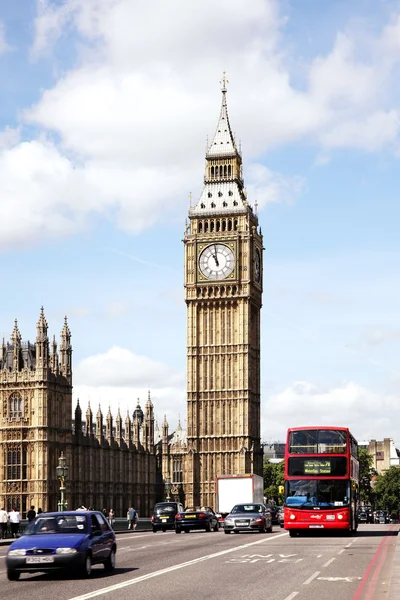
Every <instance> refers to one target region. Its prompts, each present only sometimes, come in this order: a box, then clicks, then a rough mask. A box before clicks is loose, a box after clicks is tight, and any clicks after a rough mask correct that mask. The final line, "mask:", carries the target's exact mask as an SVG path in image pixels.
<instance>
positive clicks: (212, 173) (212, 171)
mask: <svg viewBox="0 0 400 600" xmlns="http://www.w3.org/2000/svg"><path fill="white" fill-rule="evenodd" d="M211 177H212V178H213V177H214V167H211Z"/></svg>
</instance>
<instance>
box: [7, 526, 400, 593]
mask: <svg viewBox="0 0 400 600" xmlns="http://www.w3.org/2000/svg"><path fill="white" fill-rule="evenodd" d="M398 529H399V526H398V525H361V526H360V527H359V531H358V532H357V534H356V535H354V536H351V537H349V536H345V535H337V534H335V535H328V536H327V535H324V536H319V535H313V536H312V537H296V538H290V537H289V536H288V534H287V533H286V532H285V531H284V530H283V529H280V528H279V527H276V526H275V527H274V532H273V533H272V534H258V533H249V534H239V535H234V534H231V535H229V536H228V535H224V534H223V532H222V530H220V531H219V532H210V533H203V532H191V533H190V534H187V535H185V534H181V535H176V534H175V533H174V532H166V533H162V532H159V533H157V534H153V533H151V532H134V533H133V532H132V533H126V534H121V535H118V536H117V544H118V550H117V568H116V570H115V572H114V573H112V574H107V573H106V572H105V570H104V569H103V567H102V566H98V567H94V568H93V573H92V577H91V579H89V580H84V579H74V578H73V576H72V575H71V576H61V575H56V574H52V575H49V574H47V575H44V574H36V575H29V574H23V575H21V578H20V580H19V581H16V582H9V581H8V580H7V576H6V571H5V559H4V557H5V555H6V553H7V546H2V547H0V590H1V592H0V594H1V599H2V600H35V599H38V600H55V599H57V600H89V599H90V598H98V599H101V600H127V599H128V598H129V599H132V598H135V600H155V599H160V600H187V599H188V598H197V599H199V600H206V599H207V600H208V599H211V598H212V599H213V600H233V599H237V600H241V599H242V598H243V599H244V598H246V600H266V599H267V600H293V599H296V600H325V599H330V598H334V600H376V599H378V598H386V600H387V599H388V597H389V593H388V592H389V583H390V578H391V574H392V566H393V556H394V550H395V545H396V541H397V534H398Z"/></svg>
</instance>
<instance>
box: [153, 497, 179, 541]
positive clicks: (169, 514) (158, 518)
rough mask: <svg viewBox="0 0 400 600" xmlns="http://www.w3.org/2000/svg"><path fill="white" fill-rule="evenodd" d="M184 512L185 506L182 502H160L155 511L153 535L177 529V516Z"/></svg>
mask: <svg viewBox="0 0 400 600" xmlns="http://www.w3.org/2000/svg"><path fill="white" fill-rule="evenodd" d="M179 512H184V508H183V504H181V503H180V502H159V503H158V504H156V505H155V507H154V509H153V514H152V515H151V525H152V529H153V533H156V532H157V531H167V529H175V516H176V514H177V513H179Z"/></svg>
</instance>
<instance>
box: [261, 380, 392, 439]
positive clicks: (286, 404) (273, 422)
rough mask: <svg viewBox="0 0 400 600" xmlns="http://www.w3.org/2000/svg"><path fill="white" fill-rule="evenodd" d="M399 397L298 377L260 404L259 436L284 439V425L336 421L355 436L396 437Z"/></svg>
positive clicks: (363, 437) (350, 383) (331, 423)
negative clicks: (328, 384)
mask: <svg viewBox="0 0 400 600" xmlns="http://www.w3.org/2000/svg"><path fill="white" fill-rule="evenodd" d="M398 403H399V399H398V397H397V396H395V395H384V394H377V393H375V392H372V391H371V390H368V389H366V388H364V387H362V386H360V385H358V384H357V383H355V382H352V381H349V382H345V383H343V384H341V385H338V386H337V387H331V388H320V387H318V386H317V385H315V384H313V383H310V382H307V381H299V382H295V383H293V384H292V385H290V386H288V387H287V388H285V389H284V390H282V391H281V392H279V393H277V394H274V395H272V396H271V397H270V398H268V400H267V401H265V403H264V405H263V407H262V420H263V428H262V429H263V439H265V440H269V439H271V438H270V435H269V433H268V432H274V434H273V437H274V439H275V438H276V437H278V438H279V439H281V440H284V439H285V435H286V431H287V429H288V427H300V426H305V425H338V426H344V427H349V428H350V430H351V431H352V433H353V434H354V435H355V437H356V438H357V439H359V440H369V439H383V438H384V437H393V438H396V436H397V437H398V430H399V427H400V416H398Z"/></svg>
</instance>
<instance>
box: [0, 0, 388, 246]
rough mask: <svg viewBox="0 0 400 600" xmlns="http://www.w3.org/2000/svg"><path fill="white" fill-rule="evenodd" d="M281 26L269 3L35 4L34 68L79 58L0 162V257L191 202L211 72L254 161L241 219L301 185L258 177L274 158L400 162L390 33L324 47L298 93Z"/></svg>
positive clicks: (353, 34) (207, 127)
mask: <svg viewBox="0 0 400 600" xmlns="http://www.w3.org/2000/svg"><path fill="white" fill-rule="evenodd" d="M279 10H281V4H280V3H278V2H277V1H276V0H269V1H266V0H254V1H253V2H251V3H250V5H249V3H248V2H246V0H221V2H218V3H215V2H214V1H213V0H204V2H202V3H201V5H198V6H197V5H193V4H192V3H185V2H182V1H181V0H171V2H169V3H165V2H164V0H155V2H152V3H150V4H143V3H140V2H139V0H85V2H81V1H79V0H69V1H68V2H67V1H64V2H51V0H40V2H39V3H38V15H37V19H36V21H35V40H34V44H33V48H32V52H33V53H34V55H35V56H41V55H43V54H46V53H48V54H49V53H50V51H51V49H52V46H53V45H54V44H55V43H56V42H57V40H60V39H62V41H63V43H68V44H70V45H71V47H74V49H75V48H76V49H78V52H79V56H78V61H77V65H76V67H75V68H73V69H72V70H70V71H69V72H66V73H65V74H64V75H63V76H62V77H61V78H60V79H59V80H58V81H57V82H56V84H55V85H54V86H53V87H52V88H50V89H47V90H45V91H44V92H43V94H42V97H41V98H40V100H39V102H38V103H37V104H36V105H35V106H32V107H30V108H29V109H26V110H25V111H24V112H23V121H24V123H27V124H33V125H35V126H36V127H37V129H38V130H39V132H41V134H40V135H39V137H38V139H36V140H35V139H33V140H31V141H30V142H29V141H24V142H21V143H20V144H19V145H14V146H13V147H11V148H10V147H8V146H7V147H6V148H5V149H4V148H3V151H2V154H1V156H0V181H1V182H2V184H1V185H0V202H1V204H2V205H4V204H8V205H9V210H8V217H9V219H10V223H11V226H10V227H9V228H8V231H7V232H5V235H4V236H2V237H1V239H2V240H3V241H2V246H3V247H7V246H10V245H11V244H12V243H21V241H23V240H27V241H30V242H32V241H33V240H38V239H40V240H45V239H46V238H48V237H51V236H53V235H57V236H59V235H60V234H61V233H62V234H64V235H69V234H72V233H74V232H76V231H80V230H81V229H83V228H84V227H86V226H87V216H88V215H89V214H90V212H92V211H96V212H99V213H101V214H103V215H105V216H107V217H108V218H109V219H112V220H113V221H114V222H115V223H116V224H117V226H118V227H120V228H122V229H125V230H126V231H129V232H132V233H137V232H141V231H143V229H145V228H147V227H151V226H152V225H153V224H154V223H155V222H156V221H157V220H158V219H159V220H163V219H165V217H166V215H168V214H174V211H178V210H181V209H182V208H183V206H184V197H186V195H187V192H188V190H190V189H192V190H193V189H194V187H195V186H196V185H198V187H199V188H200V186H201V179H202V159H203V155H202V148H203V147H204V140H205V137H206V134H207V132H208V133H211V132H212V128H213V126H214V125H215V124H216V122H217V116H218V103H219V100H218V91H217V89H216V82H217V81H218V79H219V78H220V77H221V71H222V69H223V68H224V67H225V68H227V70H228V77H229V79H230V80H231V82H232V94H231V93H230V94H229V110H230V114H231V121H232V126H233V128H234V130H236V129H237V130H238V131H240V133H241V135H243V138H244V140H245V144H244V148H245V150H244V152H245V158H246V159H247V160H251V161H253V162H252V164H250V166H249V168H248V170H247V172H245V179H246V178H247V179H248V182H247V187H248V191H249V201H250V203H251V204H254V201H255V200H256V199H257V200H258V203H259V205H260V207H261V208H262V206H264V205H265V204H266V203H267V202H278V201H286V202H288V201H292V200H293V199H295V198H296V196H297V195H298V194H299V193H301V190H302V186H303V182H302V180H301V179H300V178H298V177H296V176H292V177H287V176H282V175H281V174H279V173H273V172H271V171H270V170H269V169H268V168H267V167H266V166H264V164H261V160H260V158H259V157H260V156H263V155H264V153H265V151H266V150H267V149H268V148H270V147H272V146H274V145H278V144H286V143H290V142H292V141H297V140H299V139H307V140H308V141H310V142H311V143H315V144H317V145H319V146H322V151H323V154H322V155H320V156H322V157H326V156H328V152H329V149H331V148H333V149H335V148H341V147H353V148H359V149H364V150H368V151H379V150H380V149H384V148H392V149H393V151H394V152H395V153H396V152H397V153H400V144H399V139H400V128H399V114H400V109H399V106H398V103H397V104H396V102H395V100H394V99H393V98H394V97H395V94H393V91H394V90H396V87H397V83H396V82H397V80H398V78H396V73H397V71H396V69H398V62H399V53H398V46H399V42H398V37H399V36H398V32H399V29H400V25H399V23H400V20H399V17H398V16H396V18H393V21H391V22H390V23H388V24H387V26H386V27H384V28H383V29H382V31H381V32H380V33H379V34H378V35H376V34H371V33H368V32H365V31H360V30H351V29H350V28H348V29H347V30H346V31H345V32H338V35H337V37H336V40H335V41H334V44H333V47H332V49H331V51H330V52H328V53H326V54H325V55H320V56H317V57H315V58H314V59H313V60H311V61H310V62H309V64H303V63H302V64H301V65H300V67H301V71H302V73H304V77H305V80H304V82H303V85H302V87H301V88H300V87H299V89H296V88H295V86H294V85H293V83H292V77H291V75H292V71H294V70H296V72H298V69H297V67H299V65H298V60H297V59H296V57H294V56H287V55H286V54H285V39H284V22H285V18H284V17H283V15H282V14H281V13H280V12H279ZM171 15H174V17H173V18H172V17H171ZM166 23H168V26H166ZM221 23H223V27H221ZM227 32H229V34H228V33H227ZM0 47H1V46H0ZM216 56H218V60H217V61H216V60H215V57H216ZM360 56H362V57H363V58H362V59H361V58H360ZM213 82H215V83H213ZM213 86H214V87H213ZM43 132H45V133H46V136H47V137H50V138H51V139H52V140H57V143H56V142H54V141H53V142H52V143H50V142H48V141H46V139H45V138H43ZM9 135H10V132H9V131H7V130H6V131H5V132H4V133H3V138H7V144H9V145H10V143H11V142H10V141H8V138H9ZM16 141H17V140H16V138H15V137H14V140H13V143H14V144H15V143H16ZM399 155H400V154H399ZM19 158H20V159H21V162H20V166H19V165H18V162H17V159H19ZM263 162H264V160H263ZM323 162H325V159H324V158H320V159H319V161H318V160H317V164H318V163H319V164H321V163H323ZM10 164H11V169H9V170H7V169H8V166H9V165H10ZM11 194H12V195H13V209H12V210H11V208H10V206H11V203H10V201H9V199H10V197H11ZM252 196H253V197H252ZM256 196H257V198H256ZM19 215H24V218H19ZM0 227H1V226H0ZM1 233H3V231H1Z"/></svg>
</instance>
